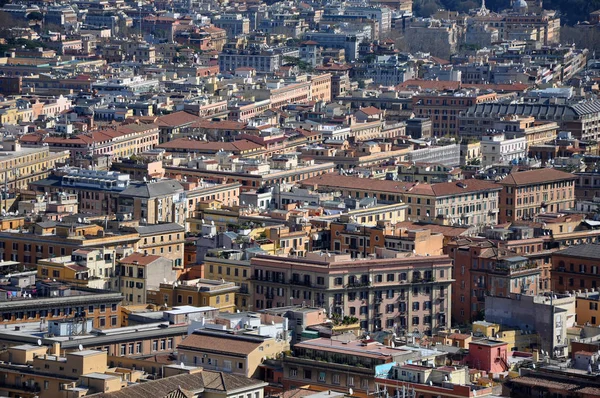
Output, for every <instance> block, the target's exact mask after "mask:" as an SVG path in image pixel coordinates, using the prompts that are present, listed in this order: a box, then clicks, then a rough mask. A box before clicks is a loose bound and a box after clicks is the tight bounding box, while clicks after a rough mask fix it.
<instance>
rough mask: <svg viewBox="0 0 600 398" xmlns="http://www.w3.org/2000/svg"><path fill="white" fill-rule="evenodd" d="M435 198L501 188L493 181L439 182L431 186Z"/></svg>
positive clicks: (473, 179)
mask: <svg viewBox="0 0 600 398" xmlns="http://www.w3.org/2000/svg"><path fill="white" fill-rule="evenodd" d="M431 187H432V189H433V192H434V194H435V196H449V195H460V194H463V193H465V192H483V191H490V190H498V191H500V190H501V189H502V187H501V186H500V185H498V184H496V183H495V182H493V181H487V180H479V179H475V178H472V179H469V180H460V181H452V182H441V183H439V184H432V185H431Z"/></svg>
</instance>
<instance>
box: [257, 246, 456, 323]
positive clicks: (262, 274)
mask: <svg viewBox="0 0 600 398" xmlns="http://www.w3.org/2000/svg"><path fill="white" fill-rule="evenodd" d="M376 256H377V257H370V258H366V259H360V260H358V259H355V258H352V257H351V255H350V254H334V253H324V252H309V253H307V255H306V257H278V256H267V255H257V256H255V257H253V258H252V260H251V264H252V271H253V274H252V279H253V289H254V290H253V293H254V305H255V307H254V309H255V310H259V309H263V308H264V309H268V308H274V307H282V306H287V305H300V304H305V305H309V306H318V307H323V308H325V309H327V310H328V312H329V313H330V316H351V317H356V318H358V320H359V322H360V327H361V328H362V329H363V330H367V331H379V330H391V331H394V332H396V333H405V332H413V331H419V332H421V333H434V332H436V331H438V330H441V329H445V328H447V327H449V326H450V317H449V316H448V314H449V311H450V308H451V305H450V296H451V294H450V292H451V283H452V275H451V272H452V263H451V261H450V259H449V258H448V257H446V256H415V255H413V254H412V253H399V252H396V251H391V250H386V249H377V255H376Z"/></svg>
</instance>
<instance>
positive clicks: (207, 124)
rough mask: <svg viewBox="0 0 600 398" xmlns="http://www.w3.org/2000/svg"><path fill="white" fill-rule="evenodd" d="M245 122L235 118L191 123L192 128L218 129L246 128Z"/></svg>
mask: <svg viewBox="0 0 600 398" xmlns="http://www.w3.org/2000/svg"><path fill="white" fill-rule="evenodd" d="M246 126H247V125H246V124H245V123H240V122H236V121H233V120H220V121H218V122H217V121H213V120H199V121H197V122H195V123H194V124H192V125H191V127H192V128H194V127H196V128H202V129H216V130H244V129H245V128H246Z"/></svg>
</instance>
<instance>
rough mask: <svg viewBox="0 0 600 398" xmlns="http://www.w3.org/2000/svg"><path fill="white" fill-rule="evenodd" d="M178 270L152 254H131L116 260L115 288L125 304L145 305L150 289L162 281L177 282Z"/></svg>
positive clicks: (156, 286)
mask: <svg viewBox="0 0 600 398" xmlns="http://www.w3.org/2000/svg"><path fill="white" fill-rule="evenodd" d="M178 271H179V269H175V268H174V267H173V262H172V261H171V260H169V259H167V258H164V257H160V256H155V255H152V254H142V253H137V252H136V253H132V254H130V255H128V256H126V257H123V258H121V259H120V260H118V265H117V266H116V269H115V276H116V279H117V288H118V289H119V290H120V291H121V293H122V294H123V296H124V297H125V303H127V304H146V301H147V299H146V297H147V295H148V293H149V291H150V290H151V289H156V288H158V286H159V285H160V284H161V283H162V281H163V280H165V279H166V280H171V281H173V280H177V277H178Z"/></svg>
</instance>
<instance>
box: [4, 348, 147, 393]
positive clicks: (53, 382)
mask: <svg viewBox="0 0 600 398" xmlns="http://www.w3.org/2000/svg"><path fill="white" fill-rule="evenodd" d="M48 352H49V353H48ZM0 358H1V359H2V360H3V361H4V365H3V366H2V367H1V368H0V379H1V380H2V383H0V395H1V396H11V397H12V396H14V397H17V396H18V397H23V398H29V397H39V398H67V397H80V396H83V395H88V394H94V393H100V392H111V391H119V390H120V389H121V388H122V387H124V386H126V385H127V383H126V381H125V380H127V381H132V382H136V381H138V380H139V378H140V376H141V374H142V373H141V372H134V373H132V372H129V371H127V376H124V375H123V374H121V373H120V372H119V371H118V370H117V369H109V368H108V366H107V353H106V352H105V351H95V350H85V351H75V352H70V353H67V354H66V355H65V356H61V355H60V344H59V343H56V344H55V345H54V346H53V347H52V348H50V349H48V347H46V346H34V345H19V346H14V347H10V348H8V350H6V351H4V352H3V353H2V354H0ZM24 369H26V370H27V371H26V372H25V371H24Z"/></svg>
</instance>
